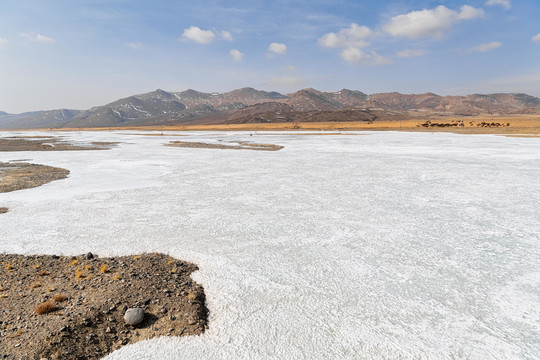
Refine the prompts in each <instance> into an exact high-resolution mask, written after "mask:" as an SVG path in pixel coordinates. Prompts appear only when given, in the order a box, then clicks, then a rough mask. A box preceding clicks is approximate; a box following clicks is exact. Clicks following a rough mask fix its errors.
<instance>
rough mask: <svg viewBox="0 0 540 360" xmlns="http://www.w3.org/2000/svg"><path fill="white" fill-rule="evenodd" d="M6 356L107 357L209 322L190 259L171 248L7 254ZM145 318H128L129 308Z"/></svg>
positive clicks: (2, 321)
mask: <svg viewBox="0 0 540 360" xmlns="http://www.w3.org/2000/svg"><path fill="white" fill-rule="evenodd" d="M0 263H1V266H0V358H4V359H100V358H102V357H104V356H105V355H107V354H108V353H110V352H112V351H114V350H116V349H118V348H120V347H121V346H123V345H126V344H131V343H135V342H138V341H141V340H146V339H150V338H154V337H159V336H187V335H198V334H201V333H203V332H204V330H205V329H206V328H207V326H208V310H207V308H206V306H205V294H204V291H203V288H202V287H201V286H200V285H198V284H196V283H195V282H194V281H193V280H192V279H191V277H190V274H191V273H192V272H193V271H195V270H197V266H196V265H194V264H191V263H187V262H183V261H180V260H177V259H174V258H172V257H170V256H167V255H164V254H158V253H154V254H143V255H135V256H123V257H112V258H98V257H97V256H96V255H93V254H91V253H88V254H86V255H80V256H54V255H53V256H50V255H34V256H22V255H9V254H0ZM132 307H138V308H141V309H143V310H144V311H145V315H144V320H143V322H142V323H140V324H138V325H135V326H132V325H127V324H126V323H125V321H124V313H125V312H126V310H127V309H128V308H132Z"/></svg>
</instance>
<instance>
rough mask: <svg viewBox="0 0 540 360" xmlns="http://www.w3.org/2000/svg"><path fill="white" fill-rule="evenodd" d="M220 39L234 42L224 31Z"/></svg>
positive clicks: (229, 34) (228, 33)
mask: <svg viewBox="0 0 540 360" xmlns="http://www.w3.org/2000/svg"><path fill="white" fill-rule="evenodd" d="M221 37H222V38H223V39H225V40H227V41H233V40H234V39H233V37H232V35H231V33H230V32H228V31H225V30H223V31H221Z"/></svg>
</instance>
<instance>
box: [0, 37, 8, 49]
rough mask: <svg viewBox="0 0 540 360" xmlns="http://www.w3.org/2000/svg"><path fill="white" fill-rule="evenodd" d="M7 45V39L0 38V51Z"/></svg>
mask: <svg viewBox="0 0 540 360" xmlns="http://www.w3.org/2000/svg"><path fill="white" fill-rule="evenodd" d="M7 43H8V41H7V39H4V38H1V37H0V50H2V49H3V48H4V47H5V46H6V45H7Z"/></svg>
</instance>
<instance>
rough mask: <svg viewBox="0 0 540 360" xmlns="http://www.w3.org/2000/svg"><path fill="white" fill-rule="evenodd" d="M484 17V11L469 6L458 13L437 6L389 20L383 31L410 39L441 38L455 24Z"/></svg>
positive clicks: (463, 7) (465, 6)
mask: <svg viewBox="0 0 540 360" xmlns="http://www.w3.org/2000/svg"><path fill="white" fill-rule="evenodd" d="M483 16H484V10H482V9H477V8H474V7H472V6H469V5H464V6H462V7H461V9H460V11H455V10H451V9H448V8H447V7H446V6H443V5H439V6H437V7H436V8H434V9H424V10H420V11H411V12H409V13H407V14H404V15H398V16H395V17H393V18H392V19H390V21H389V22H388V23H387V24H386V25H384V26H383V29H384V30H385V31H386V32H388V33H389V34H390V35H393V36H403V37H408V38H411V39H414V38H419V37H441V36H442V35H443V33H444V31H445V30H449V29H450V28H451V27H452V26H453V25H454V24H455V23H457V22H459V21H462V20H471V19H475V18H478V17H483Z"/></svg>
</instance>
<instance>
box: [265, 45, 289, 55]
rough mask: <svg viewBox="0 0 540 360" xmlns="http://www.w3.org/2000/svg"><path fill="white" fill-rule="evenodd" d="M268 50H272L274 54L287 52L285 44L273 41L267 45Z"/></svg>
mask: <svg viewBox="0 0 540 360" xmlns="http://www.w3.org/2000/svg"><path fill="white" fill-rule="evenodd" d="M268 51H270V52H273V53H274V54H280V55H283V54H285V53H286V52H287V45H285V44H280V43H275V42H274V43H271V44H270V46H268Z"/></svg>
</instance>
